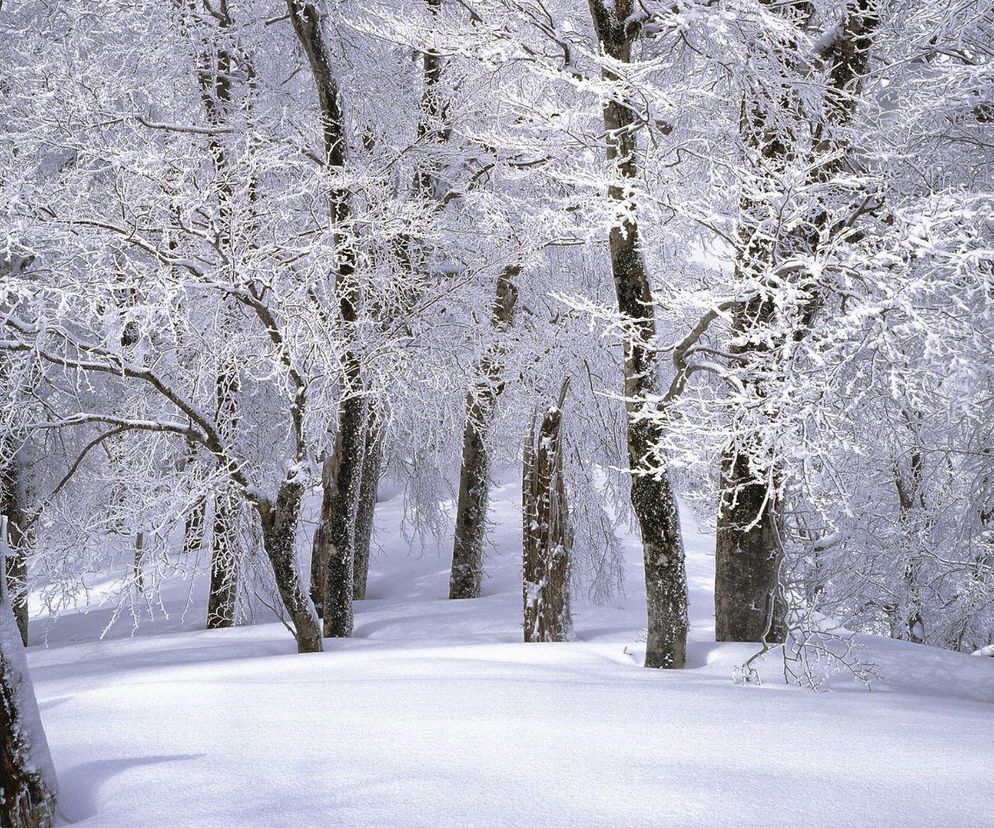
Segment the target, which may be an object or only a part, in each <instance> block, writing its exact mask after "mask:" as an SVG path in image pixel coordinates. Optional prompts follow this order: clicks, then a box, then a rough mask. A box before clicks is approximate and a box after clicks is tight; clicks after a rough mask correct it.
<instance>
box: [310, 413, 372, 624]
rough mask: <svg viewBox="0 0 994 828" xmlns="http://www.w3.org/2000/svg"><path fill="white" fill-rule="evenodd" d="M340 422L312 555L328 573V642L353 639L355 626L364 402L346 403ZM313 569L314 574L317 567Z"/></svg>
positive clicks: (328, 462) (324, 473)
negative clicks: (357, 524)
mask: <svg viewBox="0 0 994 828" xmlns="http://www.w3.org/2000/svg"><path fill="white" fill-rule="evenodd" d="M346 403H347V404H346ZM356 403H358V405H355V404H356ZM356 409H358V410H356ZM338 423H339V428H340V429H342V430H340V431H339V434H338V437H337V438H336V440H335V450H334V452H333V453H332V456H331V457H330V458H329V459H328V460H326V461H325V466H324V469H323V471H322V483H323V486H324V496H323V498H322V504H321V505H322V508H321V522H320V525H319V527H318V531H317V532H316V533H315V546H314V551H313V555H314V557H315V558H316V560H317V561H318V563H317V567H318V577H320V571H321V570H322V569H323V570H324V574H325V578H324V591H323V594H322V595H321V596H320V597H321V605H322V618H323V619H324V634H325V636H327V637H328V638H347V637H348V636H350V635H352V628H353V622H354V618H353V612H352V600H353V598H354V586H355V549H356V545H355V542H356V511H357V508H358V505H359V490H360V487H361V476H362V465H363V451H364V444H365V437H366V431H365V418H364V417H363V404H362V400H361V399H359V398H353V399H350V400H346V402H343V404H342V406H341V408H340V410H339V419H338ZM311 571H312V573H313V572H314V564H313V563H312V570H311Z"/></svg>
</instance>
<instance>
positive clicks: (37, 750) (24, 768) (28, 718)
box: [0, 521, 57, 828]
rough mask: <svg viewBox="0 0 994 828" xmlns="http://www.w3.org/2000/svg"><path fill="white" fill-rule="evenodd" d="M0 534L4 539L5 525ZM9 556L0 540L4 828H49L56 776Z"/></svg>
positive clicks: (0, 815)
mask: <svg viewBox="0 0 994 828" xmlns="http://www.w3.org/2000/svg"><path fill="white" fill-rule="evenodd" d="M4 523H6V521H4ZM0 529H2V532H0V535H3V536H4V537H5V536H6V534H7V527H6V525H4V526H2V527H0ZM6 552H7V544H6V542H5V540H4V539H0V564H2V565H0V826H2V828H50V826H51V825H52V824H53V822H54V820H55V811H56V796H57V786H56V781H55V770H54V768H53V766H52V759H51V756H50V755H49V751H48V743H47V742H46V740H45V732H44V730H43V729H42V725H41V717H40V715H39V713H38V703H37V701H36V700H35V694H34V690H33V688H32V687H31V681H30V679H29V677H28V663H27V658H26V657H25V653H24V645H23V644H22V642H21V637H20V633H19V631H18V629H17V624H16V622H15V620H14V612H13V608H12V606H11V602H10V591H9V590H8V588H7V584H6V579H5V578H4V577H3V572H4V570H5V569H6V565H7V563H6Z"/></svg>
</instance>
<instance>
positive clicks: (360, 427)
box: [287, 0, 366, 637]
mask: <svg viewBox="0 0 994 828" xmlns="http://www.w3.org/2000/svg"><path fill="white" fill-rule="evenodd" d="M287 11H288V12H289V16H290V20H291V23H292V24H293V30H294V33H295V34H296V36H297V41H298V42H299V43H300V45H301V47H302V48H303V50H304V54H306V55H307V61H308V65H309V66H310V69H311V77H312V78H313V80H314V86H315V88H316V90H317V97H318V108H319V110H320V113H321V134H322V137H323V139H324V153H325V157H324V162H325V167H326V168H327V169H328V170H329V171H331V170H341V169H343V168H344V167H345V155H346V144H345V130H344V127H343V122H342V106H341V100H340V96H339V90H338V82H337V81H336V79H335V75H334V73H333V72H332V69H331V60H330V57H329V54H328V49H327V46H326V45H325V42H324V35H323V33H322V31H321V16H320V15H319V14H318V11H317V8H316V6H315V5H314V4H313V3H308V2H304V0H287ZM350 199H351V193H350V192H349V191H348V190H346V189H343V188H340V187H332V188H331V190H330V193H329V208H330V213H331V221H332V225H333V226H334V228H335V247H336V250H337V253H338V266H337V271H336V273H335V294H336V298H337V300H338V306H339V313H340V315H341V319H342V323H343V325H344V327H345V330H346V331H347V332H348V331H350V330H351V328H352V326H353V325H354V324H355V323H356V321H357V320H358V305H359V289H358V284H357V283H356V279H355V248H354V245H353V244H352V242H351V239H350V234H351V233H352V232H353V229H352V228H351V227H349V226H348V225H349V223H350V222H351V219H352V207H351V203H350ZM347 336H348V334H347ZM341 380H342V399H341V403H340V404H339V409H338V436H337V438H336V441H337V443H338V444H339V445H337V446H336V451H335V454H336V455H337V461H336V468H335V469H334V475H333V483H332V485H333V486H334V492H333V493H332V496H331V497H328V492H327V491H326V493H325V495H326V497H325V499H326V501H327V502H328V504H329V506H330V507H333V511H332V512H331V513H330V514H329V513H327V512H324V510H322V512H323V514H322V516H321V523H322V526H321V544H320V546H321V547H322V548H320V549H317V550H315V551H316V552H318V553H319V556H320V559H319V561H318V564H317V565H318V566H319V567H320V566H325V567H326V568H327V569H326V571H327V576H328V577H327V581H326V586H325V594H324V596H323V598H324V601H323V605H324V606H323V616H324V632H325V635H327V636H329V637H343V636H349V635H351V634H352V620H353V619H352V596H353V580H354V574H353V566H354V562H355V507H356V504H357V502H358V499H359V487H360V482H361V475H362V455H363V450H364V446H365V436H366V435H365V422H364V421H365V410H364V409H365V405H364V402H363V399H362V393H363V391H364V386H363V381H362V366H361V363H360V359H359V355H358V353H356V351H355V350H354V348H353V347H352V344H351V343H349V344H348V346H347V347H346V349H345V351H344V352H343V353H342V356H341ZM324 478H325V480H326V482H327V481H329V480H330V478H329V476H328V475H324Z"/></svg>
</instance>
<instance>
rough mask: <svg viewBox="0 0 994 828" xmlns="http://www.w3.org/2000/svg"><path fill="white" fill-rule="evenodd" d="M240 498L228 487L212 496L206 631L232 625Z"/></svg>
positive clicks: (236, 570)
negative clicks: (212, 523)
mask: <svg viewBox="0 0 994 828" xmlns="http://www.w3.org/2000/svg"><path fill="white" fill-rule="evenodd" d="M240 507H241V498H240V497H239V495H238V492H237V491H235V490H234V489H233V487H232V486H230V485H222V486H221V487H220V488H219V489H218V491H217V492H216V493H215V495H214V530H213V533H212V535H211V582H210V593H209V595H208V598H207V629H209V630H216V629H222V628H224V627H231V626H233V625H234V623H235V598H236V596H237V593H238V567H239V560H238V557H239V556H238V533H237V530H238V516H239V512H240Z"/></svg>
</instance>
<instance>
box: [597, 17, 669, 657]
mask: <svg viewBox="0 0 994 828" xmlns="http://www.w3.org/2000/svg"><path fill="white" fill-rule="evenodd" d="M590 10H591V14H592V17H593V20H594V28H595V30H596V32H597V36H598V38H599V40H600V42H601V45H602V47H603V49H604V52H605V53H606V54H607V55H609V56H611V57H612V58H614V59H615V60H619V61H622V62H625V63H627V62H629V61H630V60H631V47H632V37H633V36H634V32H633V31H632V29H631V27H630V26H629V21H630V20H631V19H632V13H633V11H634V8H633V2H632V0H614V2H613V3H609V2H607V1H606V0H590ZM604 76H605V78H607V79H608V80H615V81H616V80H618V78H617V77H616V76H615V75H614V74H613V73H611V72H610V71H607V70H605V72H604ZM634 123H635V118H634V116H633V114H632V112H631V110H630V109H629V108H628V107H626V106H625V105H624V104H623V103H621V102H619V101H616V100H609V101H607V102H606V103H605V104H604V128H605V131H606V134H607V156H608V160H610V161H612V162H613V163H614V164H615V165H616V168H617V170H618V174H619V175H620V176H621V177H622V178H623V179H633V178H634V177H635V175H636V165H635V151H636V146H635V136H634V132H633V127H634ZM608 194H609V196H610V198H612V199H614V200H615V201H618V202H620V203H626V204H627V203H628V202H629V196H628V195H626V191H625V188H624V187H623V186H620V185H617V184H614V185H611V186H610V187H609V188H608ZM625 213H626V215H627V216H628V217H627V218H626V219H625V221H624V222H623V224H622V225H621V226H620V227H614V228H612V230H611V233H610V238H609V243H610V250H611V270H612V274H613V276H614V286H615V292H616V294H617V298H618V309H619V311H620V312H621V314H622V316H623V317H624V319H625V323H626V327H627V328H628V331H629V335H628V336H627V337H626V339H625V398H626V408H627V414H628V463H629V468H630V470H631V474H632V488H631V500H632V509H633V511H634V512H635V516H636V518H637V519H638V523H639V528H640V529H641V533H642V549H643V559H644V561H645V587H646V603H647V608H648V629H647V637H646V651H645V666H646V667H671V668H680V667H683V666H684V665H685V663H686V651H687V576H686V570H685V565H684V552H683V541H682V538H681V536H680V517H679V513H678V512H677V505H676V498H675V496H674V494H673V489H672V487H671V485H670V481H669V476H668V473H667V472H666V470H665V469H661V470H660V469H658V468H656V469H651V468H650V458H653V457H656V456H657V454H658V447H659V446H660V444H661V443H662V439H663V436H664V434H663V426H662V425H661V423H660V422H659V420H658V418H654V419H645V418H640V417H639V415H640V414H641V413H643V412H644V411H645V410H646V409H647V408H648V407H650V406H652V405H653V404H654V403H653V402H652V400H655V399H658V398H659V397H660V394H659V390H660V389H659V382H658V378H657V369H656V363H655V354H654V352H653V350H652V348H653V340H654V339H655V335H656V322H655V318H654V315H653V309H652V296H651V294H650V289H649V280H648V276H647V274H646V272H645V264H644V262H643V261H642V255H641V251H640V249H639V230H638V224H637V220H636V218H635V217H634V213H633V212H631V211H629V210H627V209H626V211H625ZM657 465H658V462H657Z"/></svg>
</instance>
